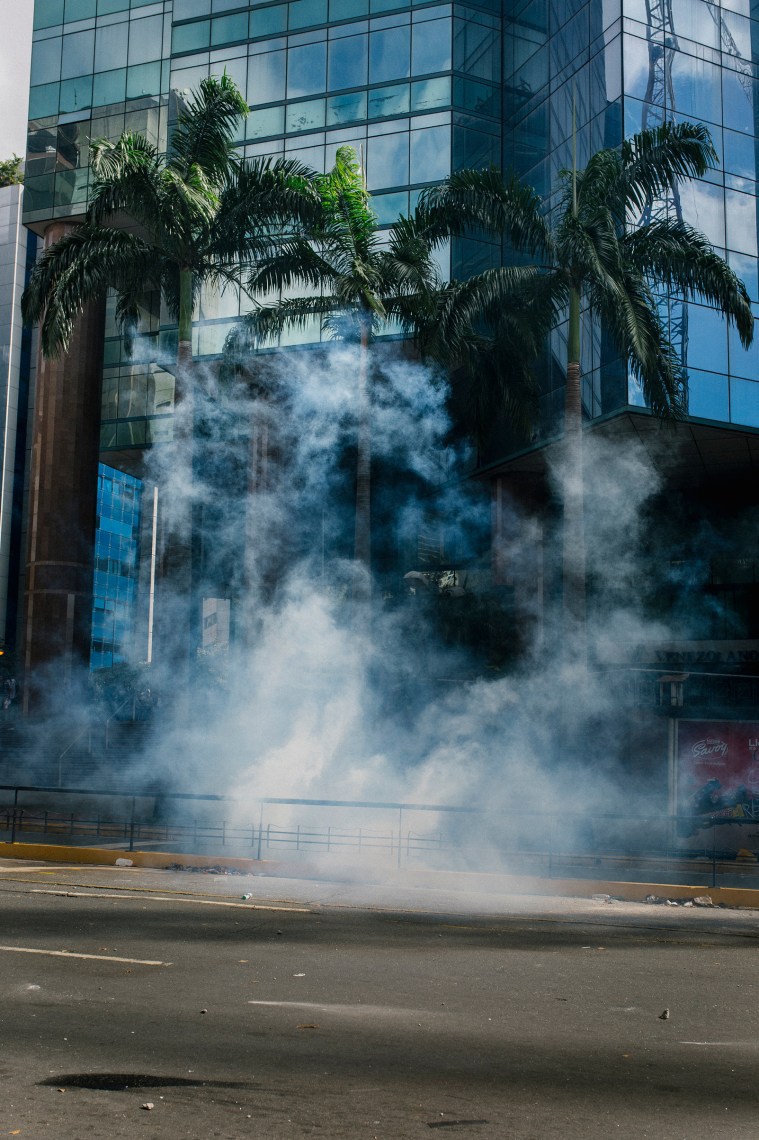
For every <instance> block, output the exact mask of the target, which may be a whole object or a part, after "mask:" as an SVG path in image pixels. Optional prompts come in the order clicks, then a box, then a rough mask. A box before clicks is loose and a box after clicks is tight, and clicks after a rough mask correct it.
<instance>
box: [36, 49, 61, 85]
mask: <svg viewBox="0 0 759 1140" xmlns="http://www.w3.org/2000/svg"><path fill="white" fill-rule="evenodd" d="M61 46H62V43H61V39H60V38H59V37H56V38H55V39H52V40H37V42H36V43H34V44H32V73H31V78H30V82H31V84H32V86H36V85H37V84H40V83H52V82H53V81H54V80H58V79H60V76H61Z"/></svg>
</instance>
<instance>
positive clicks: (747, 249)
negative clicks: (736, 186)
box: [725, 190, 759, 257]
mask: <svg viewBox="0 0 759 1140" xmlns="http://www.w3.org/2000/svg"><path fill="white" fill-rule="evenodd" d="M725 212H726V217H727V245H728V248H729V249H732V250H735V251H736V252H737V253H747V254H749V255H750V256H751V257H756V255H757V252H759V250H758V249H757V235H756V225H757V220H756V198H754V197H753V196H752V195H749V194H738V193H737V192H736V191H735V190H726V191H725Z"/></svg>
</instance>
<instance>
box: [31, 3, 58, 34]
mask: <svg viewBox="0 0 759 1140" xmlns="http://www.w3.org/2000/svg"><path fill="white" fill-rule="evenodd" d="M62 23H63V0H45V3H44V4H43V3H40V2H39V0H38V2H37V3H36V4H35V5H34V27H35V28H54V27H55V26H56V24H62Z"/></svg>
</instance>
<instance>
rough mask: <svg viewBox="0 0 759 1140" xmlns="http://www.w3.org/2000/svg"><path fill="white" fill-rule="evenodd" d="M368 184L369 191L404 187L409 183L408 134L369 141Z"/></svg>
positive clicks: (380, 136)
mask: <svg viewBox="0 0 759 1140" xmlns="http://www.w3.org/2000/svg"><path fill="white" fill-rule="evenodd" d="M367 149H368V160H367V164H366V165H367V182H368V184H369V189H370V190H373V189H378V188H380V187H382V186H403V185H404V183H407V182H408V180H409V179H408V132H406V131H404V132H403V133H402V134H397V135H379V136H378V137H376V138H372V139H370V140H369V144H368V148H367Z"/></svg>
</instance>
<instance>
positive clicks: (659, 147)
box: [620, 122, 717, 214]
mask: <svg viewBox="0 0 759 1140" xmlns="http://www.w3.org/2000/svg"><path fill="white" fill-rule="evenodd" d="M621 154H622V166H623V177H622V185H621V187H620V191H621V194H622V196H623V201H624V205H625V207H626V208H627V209H628V210H629V211H637V213H638V214H640V213H642V212H643V210H644V209H645V207H646V206H648V205H650V204H651V203H652V202H653V201H655V199H656V198H657V197H659V196H660V195H661V194H663V193H665V192H666V191H671V190H673V189H674V188H675V187H676V186H677V184H678V183H679V182H682V181H684V180H685V179H689V178H702V177H703V175H704V174H706V172H707V171H708V170H712V169H714V167H715V166H716V165H717V152H716V151H715V149H714V144H713V142H712V138H711V135H710V134H709V130H708V128H707V127H705V126H704V124H703V123H672V122H666V123H662V124H661V126H659V127H654V128H652V129H651V130H647V131H641V132H640V133H639V134H636V135H633V137H632V138H631V139H626V140H625V141H624V142H623V143H622V150H621Z"/></svg>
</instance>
